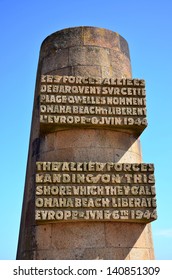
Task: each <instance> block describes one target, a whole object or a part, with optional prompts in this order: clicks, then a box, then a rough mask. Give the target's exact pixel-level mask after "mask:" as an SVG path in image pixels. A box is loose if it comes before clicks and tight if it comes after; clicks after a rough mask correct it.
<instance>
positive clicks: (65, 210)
mask: <svg viewBox="0 0 172 280" xmlns="http://www.w3.org/2000/svg"><path fill="white" fill-rule="evenodd" d="M36 169H37V173H36V175H35V181H36V190H35V219H36V221H38V222H43V221H46V222H47V221H48V222H57V221H73V220H75V221H77V220H78V221H81V220H82V221H88V220H89V221H92V220H96V221H97V220H100V221H101V220H103V221H106V220H107V221H116V220H117V221H120V220H122V221H127V222H144V223H148V222H150V221H153V220H155V219H156V218H157V217H156V193H155V179H154V166H153V164H145V163H140V164H125V163H123V164H122V163H121V164H119V163H113V162H107V163H102V162H37V163H36Z"/></svg>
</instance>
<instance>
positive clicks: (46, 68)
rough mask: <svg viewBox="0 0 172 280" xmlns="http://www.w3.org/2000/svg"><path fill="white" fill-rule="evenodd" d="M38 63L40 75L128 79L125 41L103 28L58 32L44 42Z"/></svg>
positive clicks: (127, 55) (129, 75) (129, 67)
mask: <svg viewBox="0 0 172 280" xmlns="http://www.w3.org/2000/svg"><path fill="white" fill-rule="evenodd" d="M40 60H41V61H42V63H43V67H42V74H50V73H51V74H59V75H80V76H95V77H102V78H107V77H109V78H110V77H114V78H131V66H130V55H129V48H128V43H127V41H126V40H125V39H124V38H123V37H122V36H120V35H119V34H118V33H116V32H113V31H110V30H107V29H104V28H97V27H89V26H81V27H73V28H67V29H63V30H60V31H57V32H55V33H53V34H51V35H50V36H48V37H47V38H46V39H45V40H44V41H43V43H42V46H41V52H40Z"/></svg>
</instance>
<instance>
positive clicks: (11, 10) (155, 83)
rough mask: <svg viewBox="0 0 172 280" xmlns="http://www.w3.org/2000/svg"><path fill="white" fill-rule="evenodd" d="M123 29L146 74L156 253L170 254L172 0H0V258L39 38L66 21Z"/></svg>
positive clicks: (13, 205) (24, 146)
mask: <svg viewBox="0 0 172 280" xmlns="http://www.w3.org/2000/svg"><path fill="white" fill-rule="evenodd" d="M81 25H82V26H84V25H87V26H96V27H103V28H107V29H110V30H112V31H116V32H118V33H119V34H120V35H122V36H123V37H124V38H125V39H126V40H127V42H128V44H129V47H130V55H131V63H132V73H133V78H140V79H141V78H142V79H145V80H146V89H147V110H148V127H147V128H146V130H145V131H144V132H143V133H142V136H141V143H142V153H143V160H144V162H146V163H154V164H155V168H156V171H155V175H156V190H157V204H158V220H157V221H155V222H153V223H152V229H153V239H154V247H155V255H156V259H172V181H171V175H172V168H171V159H172V147H171V146H172V1H171V0H159V1H157V0H151V1H150V0H144V1H143V0H141V1H138V0H130V1H129V0H106V1H105V0H83V1H81V0H73V1H71V0H65V1H60V0H59V1H58V0H49V1H47V0H46V1H45V0H25V1H22V0H0V26H1V34H0V40H1V43H0V63H1V67H0V78H1V86H0V94H1V110H0V114H1V117H0V121H1V129H0V131H1V136H0V149H1V151H0V156H1V161H0V171H1V184H0V194H1V198H0V200H1V202H0V221H1V223H0V259H15V257H16V249H17V242H18V233H19V223H20V216H21V206H22V200H23V191H24V180H25V172H26V162H27V154H28V145H29V135H30V124H31V115H32V106H33V96H34V87H35V79H36V70H37V63H38V57H39V49H40V45H41V43H42V41H43V40H44V39H45V37H47V36H48V35H50V34H51V33H53V32H55V31H57V30H61V29H63V28H67V27H74V26H81Z"/></svg>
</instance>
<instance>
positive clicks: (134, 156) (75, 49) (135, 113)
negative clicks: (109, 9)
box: [17, 27, 157, 260]
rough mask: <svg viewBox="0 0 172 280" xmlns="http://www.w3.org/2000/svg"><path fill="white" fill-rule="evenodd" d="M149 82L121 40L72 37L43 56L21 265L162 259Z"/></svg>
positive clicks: (72, 33)
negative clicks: (145, 138) (144, 143)
mask: <svg viewBox="0 0 172 280" xmlns="http://www.w3.org/2000/svg"><path fill="white" fill-rule="evenodd" d="M146 126H147V118H146V89H145V81H144V80H143V79H138V78H137V79H136V78H135V79H133V78H132V75H131V65H130V55H129V49H128V44H127V42H126V41H125V39H124V38H123V37H121V36H120V35H119V34H118V33H116V32H112V31H110V30H106V29H103V28H95V27H76V28H68V29H64V30H61V31H58V32H55V33H53V34H52V35H50V36H49V37H47V38H46V39H45V40H44V42H43V43H42V46H41V51H40V58H39V63H38V72H37V80H36V90H35V98H34V106H33V117H32V126H31V134H30V145H29V153H28V163H27V172H26V184H25V191H24V199H23V209H22V217H21V225H20V235H19V242H18V252H17V259H76V260H77V259H78V260H82V259H88V260H89V259H114V260H117V259H120V260H127V259H131V260H133V259H139V260H142V259H154V250H153V242H152V233H151V223H150V222H151V221H154V220H156V218H157V216H156V194H155V179H154V165H153V164H152V163H143V162H142V155H141V148H140V140H139V136H140V134H141V133H142V132H143V130H144V129H145V128H146Z"/></svg>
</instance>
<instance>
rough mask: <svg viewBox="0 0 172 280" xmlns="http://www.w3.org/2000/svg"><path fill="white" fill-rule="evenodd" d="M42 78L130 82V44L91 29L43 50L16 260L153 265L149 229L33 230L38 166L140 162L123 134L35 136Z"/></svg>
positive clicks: (133, 140) (105, 225)
mask: <svg viewBox="0 0 172 280" xmlns="http://www.w3.org/2000/svg"><path fill="white" fill-rule="evenodd" d="M42 74H53V75H54V74H57V75H62V76H63V75H68V76H70V75H71V76H90V77H101V78H110V77H113V78H131V66H130V56H129V49H128V44H127V42H126V41H125V39H124V38H122V37H121V36H120V35H119V34H118V33H115V32H112V31H110V30H106V29H103V28H95V27H76V28H68V29H64V30H61V31H58V32H55V33H53V34H52V35H50V36H49V37H47V38H46V39H45V40H44V42H43V43H42V46H41V51H40V58H39V65H38V73H37V83H36V90H35V100H34V108H33V119H32V127H31V136H30V146H29V155H28V164H27V173H26V185H25V193H24V200H23V210H22V218H21V227H20V236H19V244H18V253H17V259H139V260H141V259H153V258H154V252H153V243H152V233H151V226H150V224H147V225H146V224H144V223H126V222H125V223H123V222H65V223H64V222H58V223H53V224H45V225H36V223H35V218H34V194H35V189H34V185H35V184H34V180H35V179H34V174H35V163H36V161H87V162H88V161H93V162H95V161H99V162H111V161H112V162H119V163H140V162H142V156H141V149H140V140H139V139H138V137H137V136H136V135H134V134H131V133H130V134H129V133H127V132H122V131H115V130H109V129H108V130H105V129H90V128H87V129H85V128H69V129H67V130H60V131H57V132H53V133H48V134H46V135H42V136H41V135H40V132H39V127H40V124H39V98H38V93H39V82H40V75H42Z"/></svg>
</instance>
